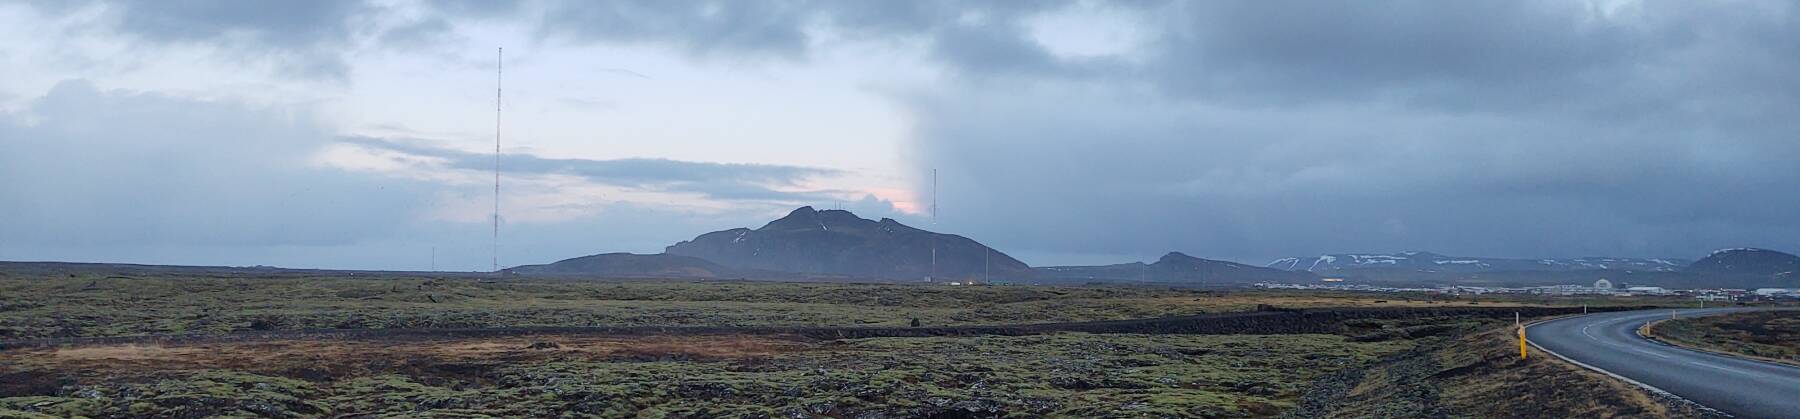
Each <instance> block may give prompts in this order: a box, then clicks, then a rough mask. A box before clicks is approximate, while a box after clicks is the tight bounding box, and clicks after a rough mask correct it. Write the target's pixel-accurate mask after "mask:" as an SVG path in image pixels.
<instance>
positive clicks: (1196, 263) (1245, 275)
mask: <svg viewBox="0 0 1800 419" xmlns="http://www.w3.org/2000/svg"><path fill="white" fill-rule="evenodd" d="M1038 272H1041V273H1043V276H1044V279H1045V280H1046V281H1051V280H1054V281H1057V282H1147V283H1171V284H1185V285H1241V284H1253V283H1257V282H1279V283H1296V282H1315V281H1318V279H1319V277H1318V276H1316V275H1313V274H1311V273H1307V272H1291V271H1284V270H1280V269H1271V268H1264V267H1258V266H1251V265H1245V264H1242V263H1237V262H1227V261H1222V260H1212V259H1201V258H1197V257H1193V256H1188V255H1186V254H1183V253H1181V252H1169V254H1166V255H1163V257H1162V258H1159V259H1157V260H1156V262H1155V263H1148V264H1146V263H1142V262H1133V263H1121V264H1116V265H1102V266H1049V267H1043V268H1038Z"/></svg>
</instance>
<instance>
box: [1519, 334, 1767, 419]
mask: <svg viewBox="0 0 1800 419" xmlns="http://www.w3.org/2000/svg"><path fill="white" fill-rule="evenodd" d="M1585 316H1589V314H1582V315H1576V316H1570V317H1558V318H1553V319H1540V320H1535V321H1532V322H1530V323H1526V324H1525V325H1524V326H1520V327H1523V328H1525V329H1526V330H1525V343H1527V344H1530V345H1531V347H1533V348H1537V350H1539V351H1542V352H1544V353H1547V354H1550V355H1551V356H1555V357H1557V358H1559V359H1562V360H1564V361H1568V362H1569V363H1571V364H1575V365H1579V366H1581V367H1582V368H1587V369H1589V370H1592V371H1595V372H1599V373H1601V374H1606V375H1607V376H1609V377H1612V378H1616V379H1619V381H1624V382H1626V383H1630V384H1631V385H1635V386H1638V387H1641V388H1643V389H1645V390H1649V391H1650V392H1652V393H1656V394H1660V395H1663V396H1665V397H1669V398H1673V399H1676V400H1681V401H1685V402H1688V403H1692V404H1693V405H1694V406H1695V407H1698V408H1700V409H1704V410H1706V411H1708V412H1711V413H1716V414H1719V415H1722V416H1725V417H1728V418H1729V417H1735V416H1732V415H1731V414H1729V413H1725V412H1722V411H1720V410H1719V409H1714V408H1712V407H1709V406H1707V405H1703V404H1700V402H1696V401H1693V400H1688V399H1687V398H1685V397H1681V396H1677V395H1675V393H1670V392H1669V391H1668V390H1663V389H1660V388H1656V386H1653V385H1649V384H1644V383H1643V382H1641V381H1638V380H1633V379H1631V378H1628V377H1626V376H1623V375H1618V374H1614V373H1613V372H1612V371H1607V370H1603V369H1600V368H1598V367H1595V366H1593V365H1588V364H1587V363H1584V362H1581V361H1576V360H1575V359H1573V358H1569V357H1566V356H1563V355H1562V354H1559V353H1556V351H1552V350H1550V349H1548V348H1544V347H1543V346H1541V345H1538V343H1537V342H1533V341H1532V340H1531V326H1534V325H1537V324H1538V323H1543V322H1547V321H1551V320H1560V319H1572V318H1576V317H1585Z"/></svg>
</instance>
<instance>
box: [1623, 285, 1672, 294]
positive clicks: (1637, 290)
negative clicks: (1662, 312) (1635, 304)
mask: <svg viewBox="0 0 1800 419" xmlns="http://www.w3.org/2000/svg"><path fill="white" fill-rule="evenodd" d="M1625 292H1629V293H1632V294H1638V295H1664V294H1668V293H1669V290H1667V289H1664V288H1663V287H1631V288H1626V289H1625Z"/></svg>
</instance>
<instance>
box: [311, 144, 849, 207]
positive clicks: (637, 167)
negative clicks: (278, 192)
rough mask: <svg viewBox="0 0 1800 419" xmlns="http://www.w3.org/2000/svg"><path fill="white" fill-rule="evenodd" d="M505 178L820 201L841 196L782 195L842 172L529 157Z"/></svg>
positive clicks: (411, 148) (458, 159) (473, 166)
mask: <svg viewBox="0 0 1800 419" xmlns="http://www.w3.org/2000/svg"><path fill="white" fill-rule="evenodd" d="M343 141H345V142H349V143H354V144H360V145H364V146H370V147H375V148H381V149H387V150H393V151H398V152H402V153H406V154H411V155H415V156H425V157H435V158H441V159H445V160H447V161H448V162H449V166H451V167H454V168H459V169H465V170H476V171H487V170H492V169H493V164H494V160H493V158H494V157H493V156H492V155H483V154H477V153H469V152H465V151H460V150H453V149H448V148H441V147H434V146H430V145H425V144H423V143H421V142H419V141H406V140H391V139H381V138H371V137H345V138H343ZM500 166H501V168H502V171H503V172H504V173H508V174H531V175H551V174H556V175H570V176H579V177H582V178H584V179H587V180H589V181H592V182H596V183H601V184H607V185H614V186H624V187H630V188H636V189H643V190H654V191H670V192H686V193H696V194H700V195H702V196H705V197H707V198H711V199H720V200H734V201H743V200H751V201H777V202H818V201H820V200H829V199H832V198H831V197H832V196H834V195H833V194H834V193H835V192H837V191H818V190H813V191H799V192H792V191H780V190H776V189H775V188H778V187H782V188H791V187H797V186H799V185H800V184H801V183H802V182H805V181H806V180H808V179H813V178H820V177H830V176H839V175H842V174H844V173H843V172H842V171H839V170H834V169H823V168H813V167H800V166H783V165H769V164H743V163H708V162H689V161H679V160H668V159H643V158H631V159H616V160H590V159H558V158H545V157H537V156H532V155H526V154H503V155H501V157H500Z"/></svg>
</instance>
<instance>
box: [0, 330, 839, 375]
mask: <svg viewBox="0 0 1800 419" xmlns="http://www.w3.org/2000/svg"><path fill="white" fill-rule="evenodd" d="M534 344H539V346H540V347H539V348H533V347H532V346H533V345H534ZM544 344H553V346H551V345H544ZM818 348H819V347H818V346H817V345H814V344H812V343H809V342H805V341H802V340H799V339H796V338H791V337H782V336H747V335H716V336H640V337H618V336H567V335H537V336H508V337H493V338H444V339H409V340H387V339H376V340H277V341H263V342H225V343H204V344H168V345H142V344H128V345H94V346H80V347H65V348H50V349H31V350H21V351H12V352H6V353H4V354H0V363H14V364H17V365H26V366H32V367H37V368H44V369H56V370H63V371H78V370H82V369H87V368H105V369H107V370H111V371H120V370H142V371H155V370H171V369H201V368H230V369H239V370H244V371H253V372H280V371H287V370H293V369H297V368H312V369H325V370H337V369H342V368H355V367H356V366H357V365H367V364H381V363H412V364H420V363H442V362H480V361H541V360H559V359H566V360H594V359H611V358H619V357H629V358H653V359H660V358H668V359H711V360H719V359H740V358H758V357H769V356H774V355H778V354H783V353H790V352H796V351H807V350H815V349H818Z"/></svg>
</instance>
